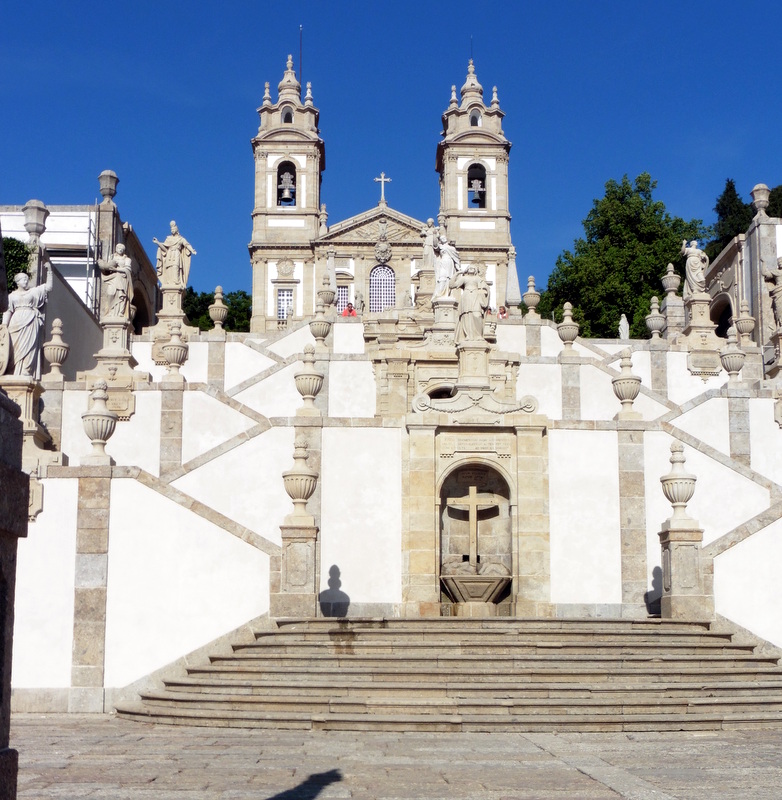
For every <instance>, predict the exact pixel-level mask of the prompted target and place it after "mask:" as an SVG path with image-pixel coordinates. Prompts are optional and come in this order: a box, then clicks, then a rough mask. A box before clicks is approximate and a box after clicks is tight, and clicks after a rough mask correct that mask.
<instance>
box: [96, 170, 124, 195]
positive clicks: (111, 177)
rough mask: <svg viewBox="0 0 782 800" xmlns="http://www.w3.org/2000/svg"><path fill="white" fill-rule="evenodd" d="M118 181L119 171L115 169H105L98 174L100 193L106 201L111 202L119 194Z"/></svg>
mask: <svg viewBox="0 0 782 800" xmlns="http://www.w3.org/2000/svg"><path fill="white" fill-rule="evenodd" d="M118 183H119V178H118V177H117V173H116V172H114V171H113V170H110V169H104V170H103V172H101V174H100V175H98V184H99V185H100V193H101V196H102V197H103V202H104V203H109V202H111V201H112V200H113V199H114V196H115V195H116V194H117V184H118Z"/></svg>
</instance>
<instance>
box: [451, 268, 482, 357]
mask: <svg viewBox="0 0 782 800" xmlns="http://www.w3.org/2000/svg"><path fill="white" fill-rule="evenodd" d="M449 288H451V289H461V290H462V296H461V298H460V299H459V321H458V322H457V323H456V331H455V332H454V340H455V342H456V344H460V343H461V342H476V341H477V342H480V341H483V339H484V337H483V320H484V317H485V316H486V310H487V309H488V308H489V285H488V284H487V283H486V281H485V280H484V279H483V278H482V277H481V275H480V273H479V272H478V268H477V267H476V266H475V265H474V264H470V266H469V267H467V268H466V269H465V270H464V271H463V272H457V273H456V275H454V277H453V278H451V281H450V283H449Z"/></svg>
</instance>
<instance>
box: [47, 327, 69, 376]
mask: <svg viewBox="0 0 782 800" xmlns="http://www.w3.org/2000/svg"><path fill="white" fill-rule="evenodd" d="M70 349H71V346H70V345H69V344H66V343H65V342H64V341H63V340H62V320H61V319H55V320H54V322H52V338H51V339H49V341H48V342H44V345H43V356H44V358H45V359H46V360H47V362H48V363H49V365H50V366H51V370H50V371H49V374H48V375H47V376H46V377H47V378H53V379H55V380H61V379H62V378H63V374H62V371H61V370H60V367H61V366H62V365H63V363H64V362H65V359H66V358H68V353H69V352H70Z"/></svg>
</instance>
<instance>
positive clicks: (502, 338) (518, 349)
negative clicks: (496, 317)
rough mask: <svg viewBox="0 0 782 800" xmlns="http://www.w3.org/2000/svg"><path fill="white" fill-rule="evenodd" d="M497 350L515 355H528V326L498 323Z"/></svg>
mask: <svg viewBox="0 0 782 800" xmlns="http://www.w3.org/2000/svg"><path fill="white" fill-rule="evenodd" d="M497 349H498V350H500V351H501V352H503V353H513V354H515V355H522V356H523V355H526V354H527V326H526V325H503V324H502V322H498V323H497Z"/></svg>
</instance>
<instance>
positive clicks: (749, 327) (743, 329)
mask: <svg viewBox="0 0 782 800" xmlns="http://www.w3.org/2000/svg"><path fill="white" fill-rule="evenodd" d="M739 308H740V312H739V318H738V319H737V320H736V322H735V325H736V330H737V331H738V334H739V346H742V345H745V346H746V345H750V346H751V345H752V331H754V330H755V318H754V317H753V316H751V315H750V313H749V302H747V301H746V300H742V301H741V303H740V305H739Z"/></svg>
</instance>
